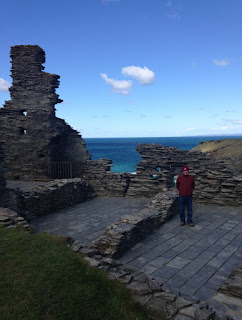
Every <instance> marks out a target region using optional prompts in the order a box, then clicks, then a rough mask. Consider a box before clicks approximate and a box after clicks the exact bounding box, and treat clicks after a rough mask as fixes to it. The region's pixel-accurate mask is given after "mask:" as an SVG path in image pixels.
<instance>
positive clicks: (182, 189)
mask: <svg viewBox="0 0 242 320" xmlns="http://www.w3.org/2000/svg"><path fill="white" fill-rule="evenodd" d="M176 187H177V189H178V190H179V205H180V220H181V222H180V226H184V225H185V224H186V217H185V208H186V207H187V224H188V225H189V226H190V227H194V224H193V221H192V214H193V212H192V193H193V190H194V188H195V181H194V178H193V176H191V175H190V174H189V168H188V167H187V166H184V167H183V168H182V174H181V175H180V176H179V177H178V178H177V181H176Z"/></svg>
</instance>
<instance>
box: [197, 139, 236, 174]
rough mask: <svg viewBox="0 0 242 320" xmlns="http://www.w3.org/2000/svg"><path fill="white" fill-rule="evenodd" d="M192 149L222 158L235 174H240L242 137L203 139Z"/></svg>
mask: <svg viewBox="0 0 242 320" xmlns="http://www.w3.org/2000/svg"><path fill="white" fill-rule="evenodd" d="M192 151H201V152H203V153H209V154H210V155H212V156H213V157H214V158H216V159H222V160H224V161H225V162H226V163H227V164H228V167H229V168H230V169H232V171H233V172H234V173H235V174H238V175H242V139H224V140H211V141H204V142H201V143H200V144H199V145H198V146H197V147H195V148H193V149H192Z"/></svg>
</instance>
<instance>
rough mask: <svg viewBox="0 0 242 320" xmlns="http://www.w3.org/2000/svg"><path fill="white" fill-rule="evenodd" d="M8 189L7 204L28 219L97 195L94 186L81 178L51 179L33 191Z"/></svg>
mask: <svg viewBox="0 0 242 320" xmlns="http://www.w3.org/2000/svg"><path fill="white" fill-rule="evenodd" d="M7 190H8V203H7V204H6V206H7V207H8V208H10V209H12V210H14V211H17V212H18V213H19V214H21V215H22V216H24V217H25V218H26V219H31V218H34V217H36V216H39V215H43V214H47V213H50V212H52V211H55V210H58V209H62V208H65V207H68V206H72V205H74V204H77V203H79V202H82V201H86V200H88V199H91V198H93V197H94V196H95V194H94V192H93V189H92V187H91V186H90V185H88V184H87V183H86V181H84V180H82V179H79V178H75V179H62V180H54V181H50V182H48V183H44V184H43V185H42V186H39V187H36V188H34V189H33V190H31V191H23V190H20V189H7Z"/></svg>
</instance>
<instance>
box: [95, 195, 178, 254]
mask: <svg viewBox="0 0 242 320" xmlns="http://www.w3.org/2000/svg"><path fill="white" fill-rule="evenodd" d="M178 210H179V204H178V198H177V195H176V193H172V192H166V193H162V194H159V195H157V196H156V197H155V198H154V199H153V200H152V201H151V203H150V204H149V207H148V208H146V209H143V210H142V211H140V212H139V213H138V214H135V215H132V214H130V215H129V214H127V215H123V216H122V217H120V219H119V220H118V221H116V222H115V223H113V224H112V225H110V226H108V227H107V231H106V232H105V234H104V235H103V236H101V237H100V238H99V239H98V240H96V241H94V242H93V246H94V247H95V248H97V249H98V250H99V251H100V252H101V253H102V254H103V255H104V256H107V257H111V258H115V259H117V258H119V257H120V256H121V255H122V254H123V253H125V252H127V251H128V250H129V249H130V248H131V247H132V246H134V245H135V244H136V243H137V242H139V241H141V240H142V239H144V238H145V237H146V236H147V235H148V234H150V233H152V232H154V230H156V229H157V228H158V227H159V226H160V225H162V224H163V223H164V222H165V221H167V219H169V218H170V217H171V216H173V215H174V214H176V213H177V212H178Z"/></svg>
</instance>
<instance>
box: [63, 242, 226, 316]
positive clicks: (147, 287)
mask: <svg viewBox="0 0 242 320" xmlns="http://www.w3.org/2000/svg"><path fill="white" fill-rule="evenodd" d="M68 246H69V248H70V249H72V250H73V251H74V252H79V253H81V254H82V255H84V259H85V260H86V261H87V262H88V263H89V264H90V266H91V267H97V268H98V269H100V270H105V271H107V272H108V276H109V278H110V279H112V280H118V281H120V282H121V283H123V284H124V285H125V286H126V288H127V289H128V290H129V291H130V293H131V295H132V296H133V298H134V299H135V300H136V301H138V302H139V303H140V304H141V305H142V306H143V307H144V309H145V310H146V311H147V313H148V315H149V316H150V319H154V320H161V319H170V320H213V319H216V320H221V319H222V318H218V317H216V311H215V309H213V308H212V307H210V306H209V305H208V304H207V303H205V302H199V301H198V300H197V299H193V298H191V297H190V296H187V295H181V296H176V295H174V294H172V293H171V291H170V290H169V288H168V287H166V286H164V285H163V286H161V285H159V284H158V283H157V282H156V281H155V280H154V279H152V278H151V277H150V276H147V275H146V274H144V273H142V272H140V273H137V272H136V271H135V270H132V269H131V268H126V267H124V266H123V265H122V264H120V263H118V262H117V261H116V260H114V259H111V258H107V257H105V256H103V255H102V253H101V252H100V251H99V250H98V249H95V248H93V247H85V246H84V245H83V244H82V243H80V242H79V241H74V240H70V244H69V245H68ZM223 319H226V318H223Z"/></svg>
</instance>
